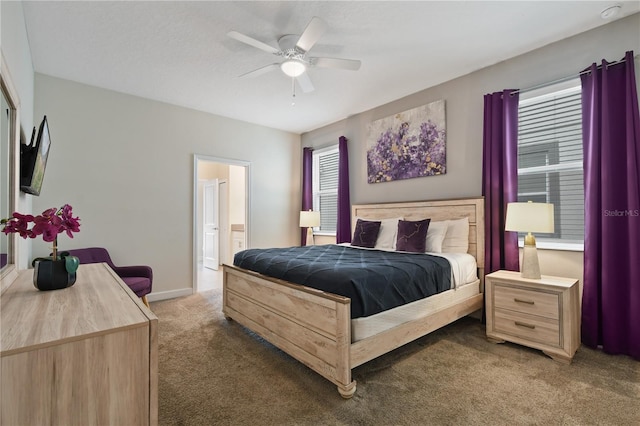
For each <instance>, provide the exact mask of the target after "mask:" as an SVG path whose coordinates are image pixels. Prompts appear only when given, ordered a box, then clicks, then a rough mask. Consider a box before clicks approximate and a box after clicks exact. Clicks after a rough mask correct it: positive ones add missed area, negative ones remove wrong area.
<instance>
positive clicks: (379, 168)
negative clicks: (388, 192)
mask: <svg viewBox="0 0 640 426" xmlns="http://www.w3.org/2000/svg"><path fill="white" fill-rule="evenodd" d="M446 172H447V165H446V125H445V109H444V100H439V101H435V102H432V103H430V104H427V105H423V106H421V107H417V108H414V109H410V110H408V111H404V112H401V113H398V114H395V115H392V116H389V117H385V118H382V119H380V120H376V121H374V122H372V123H371V124H370V125H369V132H368V138H367V176H368V179H367V180H368V182H369V183H377V182H389V181H393V180H399V179H411V178H417V177H422V176H435V175H443V174H445V173H446Z"/></svg>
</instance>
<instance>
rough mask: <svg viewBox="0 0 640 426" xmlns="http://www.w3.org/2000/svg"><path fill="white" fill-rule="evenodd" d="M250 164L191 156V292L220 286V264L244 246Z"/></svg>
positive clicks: (228, 262)
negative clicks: (192, 190) (192, 170)
mask: <svg viewBox="0 0 640 426" xmlns="http://www.w3.org/2000/svg"><path fill="white" fill-rule="evenodd" d="M249 176H250V164H249V163H248V162H245V161H239V160H230V159H225V158H218V157H209V156H204V155H195V156H194V192H193V194H194V195H193V211H194V220H193V223H194V226H193V228H194V229H193V241H194V243H193V260H194V262H193V263H194V266H193V269H194V271H193V277H194V279H193V291H194V293H195V292H201V291H207V290H213V289H216V288H221V287H222V265H224V264H232V263H233V256H234V255H235V253H237V252H238V251H240V250H244V249H245V248H246V247H247V246H248V241H247V239H248V238H247V236H248V235H249V232H248V228H249V223H248V218H249V215H248V211H249Z"/></svg>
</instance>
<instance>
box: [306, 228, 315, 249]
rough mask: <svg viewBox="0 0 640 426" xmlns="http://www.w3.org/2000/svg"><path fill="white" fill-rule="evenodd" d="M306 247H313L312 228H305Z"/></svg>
mask: <svg viewBox="0 0 640 426" xmlns="http://www.w3.org/2000/svg"><path fill="white" fill-rule="evenodd" d="M307 245H308V246H315V245H316V244H315V241H313V228H311V227H308V228H307Z"/></svg>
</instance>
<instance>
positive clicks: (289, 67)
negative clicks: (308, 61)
mask: <svg viewBox="0 0 640 426" xmlns="http://www.w3.org/2000/svg"><path fill="white" fill-rule="evenodd" d="M280 69H281V70H282V72H283V73H285V74H286V75H288V76H289V77H298V76H299V75H302V73H304V72H305V70H306V69H307V66H306V65H305V64H304V63H302V62H300V61H296V60H295V59H290V60H288V61H284V62H283V63H281V64H280Z"/></svg>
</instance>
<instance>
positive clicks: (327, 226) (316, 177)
mask: <svg viewBox="0 0 640 426" xmlns="http://www.w3.org/2000/svg"><path fill="white" fill-rule="evenodd" d="M338 158H339V154H338V145H335V146H331V147H329V148H324V149H319V150H314V151H313V210H315V211H319V212H320V227H318V228H314V232H315V233H316V234H328V235H335V234H336V225H337V222H338Z"/></svg>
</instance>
